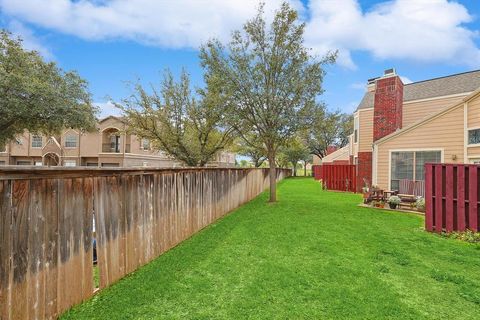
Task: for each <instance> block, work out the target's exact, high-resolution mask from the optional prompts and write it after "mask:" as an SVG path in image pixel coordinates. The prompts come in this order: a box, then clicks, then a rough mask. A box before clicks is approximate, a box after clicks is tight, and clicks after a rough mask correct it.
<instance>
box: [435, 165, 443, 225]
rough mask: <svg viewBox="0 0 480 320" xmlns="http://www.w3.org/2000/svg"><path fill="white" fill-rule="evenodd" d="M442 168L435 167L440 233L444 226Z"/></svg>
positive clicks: (436, 210) (437, 218) (436, 207)
mask: <svg viewBox="0 0 480 320" xmlns="http://www.w3.org/2000/svg"><path fill="white" fill-rule="evenodd" d="M442 170H443V168H442V167H441V166H436V167H435V231H436V232H438V233H440V232H442V228H443V203H442V202H443V199H442V196H443V195H442V186H443V181H442Z"/></svg>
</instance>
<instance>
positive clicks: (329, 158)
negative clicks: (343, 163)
mask: <svg viewBox="0 0 480 320" xmlns="http://www.w3.org/2000/svg"><path fill="white" fill-rule="evenodd" d="M349 154H350V153H349V145H348V144H347V145H346V146H345V147H342V148H340V149H338V150H336V151H334V152H332V153H330V154H328V155H326V156H325V157H323V159H322V162H333V161H334V160H338V159H339V158H345V160H348V159H349Z"/></svg>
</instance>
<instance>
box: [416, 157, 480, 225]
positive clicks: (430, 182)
mask: <svg viewBox="0 0 480 320" xmlns="http://www.w3.org/2000/svg"><path fill="white" fill-rule="evenodd" d="M479 170H480V166H478V165H473V164H445V163H441V164H433V163H428V164H425V205H426V208H425V209H426V212H425V229H426V230H427V231H431V232H433V231H435V232H438V233H441V232H442V231H446V232H453V231H466V230H467V229H468V230H471V231H473V232H477V231H478V230H479V222H480V221H479V216H480V214H479V200H480V196H479V192H480V188H479V182H480V181H479V178H478V177H479V172H478V171H479Z"/></svg>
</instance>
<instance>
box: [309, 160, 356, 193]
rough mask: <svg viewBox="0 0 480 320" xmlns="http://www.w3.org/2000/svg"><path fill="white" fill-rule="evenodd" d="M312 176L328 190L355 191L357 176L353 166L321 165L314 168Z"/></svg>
mask: <svg viewBox="0 0 480 320" xmlns="http://www.w3.org/2000/svg"><path fill="white" fill-rule="evenodd" d="M313 174H314V178H315V179H316V180H322V182H323V185H324V186H325V187H326V188H327V189H328V190H337V191H350V192H355V191H356V190H355V186H356V184H357V179H356V176H357V175H356V172H355V165H353V164H322V165H320V166H314V168H313Z"/></svg>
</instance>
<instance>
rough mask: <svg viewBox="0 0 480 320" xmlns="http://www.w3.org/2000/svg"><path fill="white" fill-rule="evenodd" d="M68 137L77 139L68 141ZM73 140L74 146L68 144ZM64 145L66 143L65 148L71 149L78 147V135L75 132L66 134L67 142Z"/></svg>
mask: <svg viewBox="0 0 480 320" xmlns="http://www.w3.org/2000/svg"><path fill="white" fill-rule="evenodd" d="M68 138H73V139H75V141H68ZM72 142H74V143H75V145H73V146H72V145H68V144H71V143H72ZM63 145H64V147H65V148H71V149H74V148H76V147H77V145H78V139H77V136H76V135H74V134H67V135H65V142H64V144H63Z"/></svg>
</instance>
